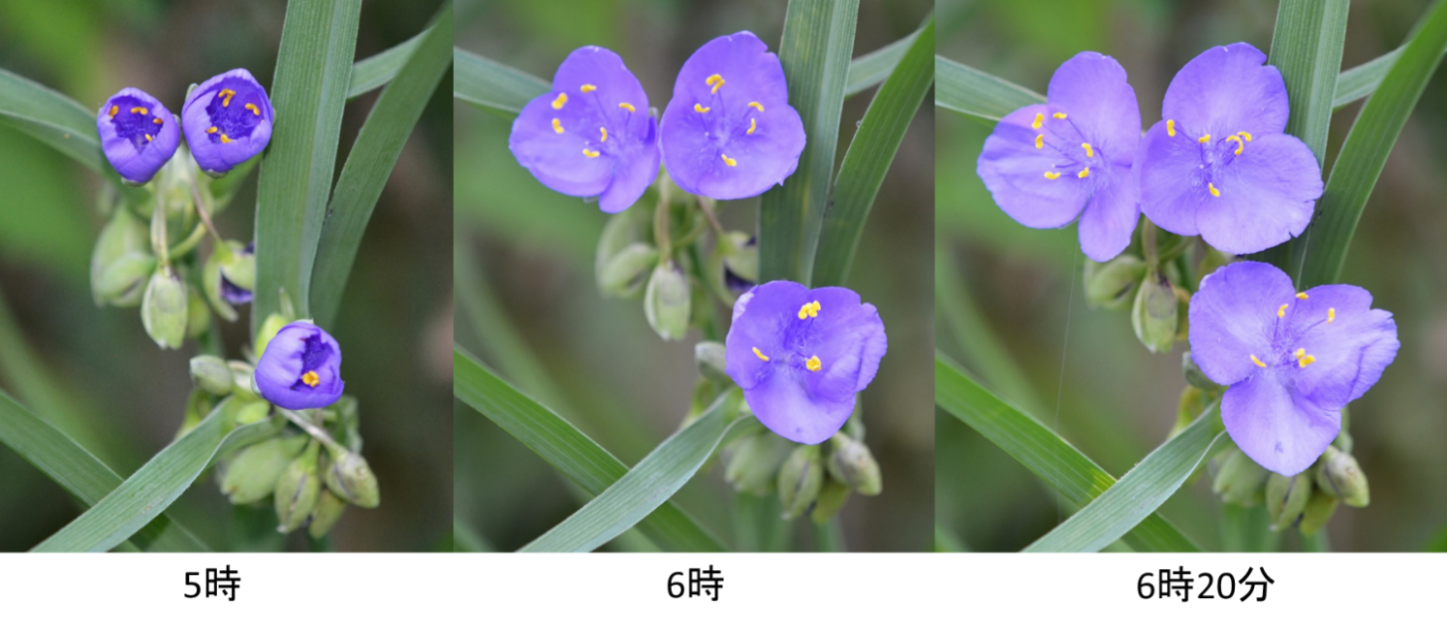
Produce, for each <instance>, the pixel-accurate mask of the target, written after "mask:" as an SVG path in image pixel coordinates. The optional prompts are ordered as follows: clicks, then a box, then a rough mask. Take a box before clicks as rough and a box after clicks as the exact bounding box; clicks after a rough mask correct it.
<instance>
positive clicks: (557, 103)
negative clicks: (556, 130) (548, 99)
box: [553, 92, 568, 110]
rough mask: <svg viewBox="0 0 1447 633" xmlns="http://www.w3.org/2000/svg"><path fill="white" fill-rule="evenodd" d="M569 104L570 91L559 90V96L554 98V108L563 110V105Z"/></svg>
mask: <svg viewBox="0 0 1447 633" xmlns="http://www.w3.org/2000/svg"><path fill="white" fill-rule="evenodd" d="M567 104H568V93H566V92H559V93H558V97H557V98H556V99H553V109H554V110H562V109H563V106H565V105H567Z"/></svg>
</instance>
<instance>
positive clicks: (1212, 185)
mask: <svg viewBox="0 0 1447 633" xmlns="http://www.w3.org/2000/svg"><path fill="white" fill-rule="evenodd" d="M1206 187H1207V188H1208V189H1210V190H1211V195H1212V196H1215V197H1217V198H1220V197H1221V190H1220V189H1217V188H1216V184H1215V183H1210V182H1208V183H1206Z"/></svg>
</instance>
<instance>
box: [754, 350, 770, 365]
mask: <svg viewBox="0 0 1447 633" xmlns="http://www.w3.org/2000/svg"><path fill="white" fill-rule="evenodd" d="M754 356H758V357H759V360H761V361H764V362H766V363H767V362H769V357H768V356H765V355H764V353H763V352H761V351H759V348H757V347H755V348H754Z"/></svg>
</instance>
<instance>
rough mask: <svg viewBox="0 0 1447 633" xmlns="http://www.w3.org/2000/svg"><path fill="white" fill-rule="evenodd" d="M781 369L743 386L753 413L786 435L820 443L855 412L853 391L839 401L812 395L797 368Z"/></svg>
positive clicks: (803, 442)
mask: <svg viewBox="0 0 1447 633" xmlns="http://www.w3.org/2000/svg"><path fill="white" fill-rule="evenodd" d="M779 369H780V370H779V371H775V372H772V373H771V374H769V376H768V377H767V378H766V379H764V380H762V381H760V382H759V383H758V384H756V385H754V386H753V387H752V388H750V389H745V390H744V400H745V401H746V402H748V404H749V409H750V410H752V411H753V413H754V417H756V418H758V419H759V422H762V423H763V425H764V426H767V427H769V430H772V431H773V432H775V433H778V434H779V435H781V436H783V437H784V438H785V439H787V440H790V441H794V442H799V443H801V444H818V443H820V442H823V441H824V440H827V439H829V438H830V437H832V436H833V435H834V434H835V433H837V432H839V429H841V428H843V427H844V423H845V422H847V421H849V414H851V413H853V412H854V395H853V394H850V396H849V397H848V398H845V399H844V400H838V401H830V400H822V399H815V398H812V397H810V395H809V392H808V390H807V389H806V387H805V379H804V378H803V377H800V376H798V375H796V374H795V370H792V369H790V368H786V367H781V368H779Z"/></svg>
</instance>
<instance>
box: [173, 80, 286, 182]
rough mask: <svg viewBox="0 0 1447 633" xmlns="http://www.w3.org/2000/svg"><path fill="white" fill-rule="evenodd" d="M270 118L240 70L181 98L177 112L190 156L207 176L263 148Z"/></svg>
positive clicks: (261, 96) (267, 103)
mask: <svg viewBox="0 0 1447 633" xmlns="http://www.w3.org/2000/svg"><path fill="white" fill-rule="evenodd" d="M275 118H276V114H275V113H274V112H273V111H272V109H271V100H270V99H268V98H267V97H266V89H265V88H262V87H261V84H259V83H256V79H255V78H253V77H252V76H251V73H249V72H247V71H246V69H244V68H237V69H236V70H231V71H227V72H224V73H221V74H220V75H216V76H215V77H212V78H210V79H207V80H206V81H205V82H203V83H202V84H201V85H199V86H196V89H195V90H192V91H191V94H189V95H187V96H186V105H185V106H183V107H182V108H181V124H182V125H183V126H184V127H185V130H186V144H187V145H189V146H190V147H191V155H192V156H193V157H195V159H196V164H197V165H200V166H201V169H203V170H205V171H206V173H208V174H211V175H212V176H221V175H223V174H225V173H226V172H228V171H231V169H232V168H233V167H236V166H237V165H240V164H241V163H244V162H246V161H248V160H250V159H251V157H253V156H255V155H257V154H260V153H261V150H264V149H266V144H267V143H268V142H270V141H271V124H272V121H273V120H274V119H275Z"/></svg>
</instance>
